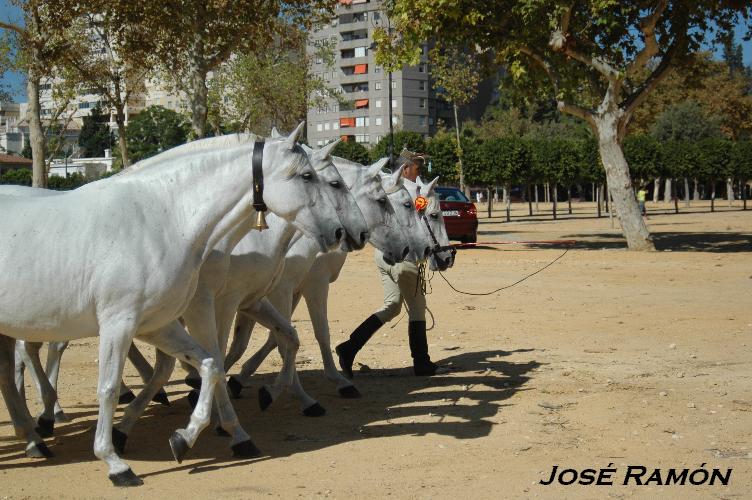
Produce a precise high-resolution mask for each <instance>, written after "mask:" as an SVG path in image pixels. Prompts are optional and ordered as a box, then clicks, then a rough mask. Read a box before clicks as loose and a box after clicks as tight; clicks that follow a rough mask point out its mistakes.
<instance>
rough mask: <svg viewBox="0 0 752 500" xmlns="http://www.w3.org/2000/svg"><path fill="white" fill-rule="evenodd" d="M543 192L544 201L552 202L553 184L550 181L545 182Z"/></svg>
mask: <svg viewBox="0 0 752 500" xmlns="http://www.w3.org/2000/svg"><path fill="white" fill-rule="evenodd" d="M543 193H544V198H543V201H544V202H545V203H550V202H551V185H550V184H549V183H548V182H544V183H543Z"/></svg>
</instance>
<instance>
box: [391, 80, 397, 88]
mask: <svg viewBox="0 0 752 500" xmlns="http://www.w3.org/2000/svg"><path fill="white" fill-rule="evenodd" d="M396 88H397V82H395V81H392V89H396Z"/></svg>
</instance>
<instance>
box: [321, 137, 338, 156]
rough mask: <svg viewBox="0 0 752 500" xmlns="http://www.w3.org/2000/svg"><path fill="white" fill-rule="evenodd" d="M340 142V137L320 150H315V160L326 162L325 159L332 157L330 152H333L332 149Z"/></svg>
mask: <svg viewBox="0 0 752 500" xmlns="http://www.w3.org/2000/svg"><path fill="white" fill-rule="evenodd" d="M340 141H342V138H341V137H338V138H337V139H336V140H334V141H332V142H330V143H329V144H327V145H326V146H324V147H322V148H321V149H317V150H316V151H315V152H314V154H315V155H316V158H317V159H319V160H326V159H327V158H329V157H331V156H332V151H334V148H336V147H337V144H339V143H340Z"/></svg>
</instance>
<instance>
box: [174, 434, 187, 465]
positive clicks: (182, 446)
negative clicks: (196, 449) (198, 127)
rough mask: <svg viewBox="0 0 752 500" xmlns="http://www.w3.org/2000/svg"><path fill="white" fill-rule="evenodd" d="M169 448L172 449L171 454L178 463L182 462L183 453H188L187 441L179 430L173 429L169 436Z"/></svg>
mask: <svg viewBox="0 0 752 500" xmlns="http://www.w3.org/2000/svg"><path fill="white" fill-rule="evenodd" d="M170 449H171V450H172V456H173V457H175V460H176V461H177V462H178V463H179V464H182V463H183V458H184V457H185V454H186V453H188V449H189V446H188V442H187V441H186V440H185V439H184V438H183V436H181V435H180V433H179V432H177V431H175V432H173V433H172V436H170Z"/></svg>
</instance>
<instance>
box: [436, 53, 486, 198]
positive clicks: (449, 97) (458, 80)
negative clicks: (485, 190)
mask: <svg viewBox="0 0 752 500" xmlns="http://www.w3.org/2000/svg"><path fill="white" fill-rule="evenodd" d="M475 57H476V56H475V55H474V54H469V53H468V51H467V50H462V49H460V48H458V47H445V46H443V45H441V44H439V45H437V46H435V47H434V48H433V49H431V52H430V60H431V64H432V67H431V75H432V76H433V78H434V83H433V87H434V88H435V89H436V91H437V92H438V93H439V94H440V95H441V96H443V97H444V99H445V100H446V101H447V102H449V103H451V104H452V108H453V110H454V130H455V135H456V137H457V142H456V147H457V170H458V171H459V178H460V189H461V190H462V191H463V192H464V193H465V195H466V196H469V195H470V189H469V188H468V187H467V186H466V185H465V174H464V172H463V170H462V145H461V143H460V121H459V118H458V114H457V108H460V107H462V106H465V105H467V104H469V103H470V101H472V100H473V99H474V98H475V96H476V95H477V93H478V84H479V83H480V71H479V67H478V65H477V63H476V62H475ZM489 204H490V199H489ZM489 207H490V205H489Z"/></svg>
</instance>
